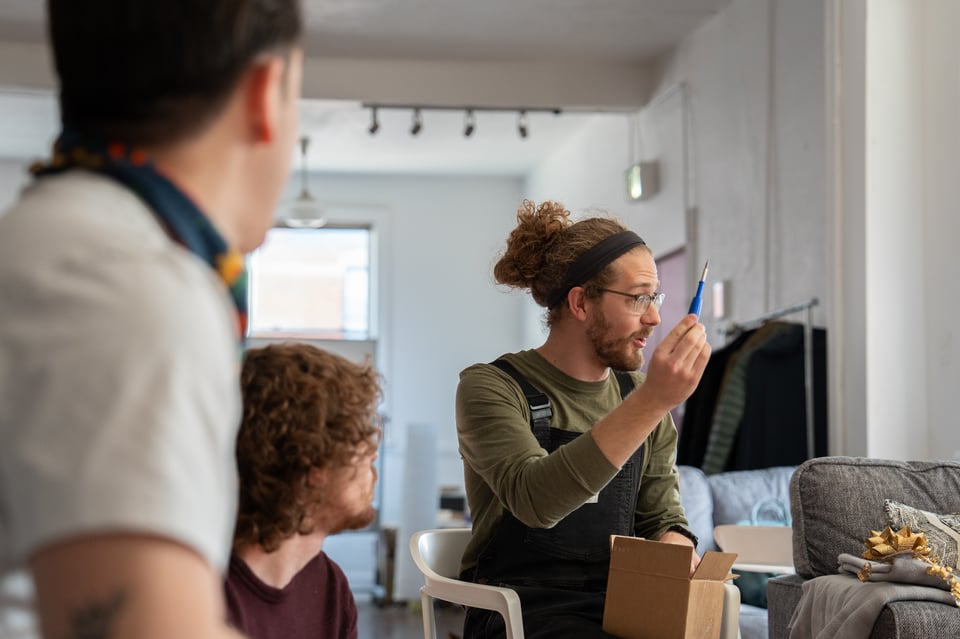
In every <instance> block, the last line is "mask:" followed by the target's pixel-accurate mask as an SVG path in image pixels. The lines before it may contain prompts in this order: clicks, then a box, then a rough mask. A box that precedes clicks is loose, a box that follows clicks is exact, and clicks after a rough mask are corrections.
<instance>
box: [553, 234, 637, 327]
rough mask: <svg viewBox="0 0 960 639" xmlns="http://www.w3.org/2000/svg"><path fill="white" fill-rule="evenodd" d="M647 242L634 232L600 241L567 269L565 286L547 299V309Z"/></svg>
mask: <svg viewBox="0 0 960 639" xmlns="http://www.w3.org/2000/svg"><path fill="white" fill-rule="evenodd" d="M646 244H647V243H646V242H644V241H643V240H642V239H640V236H639V235H637V234H636V233H634V232H633V231H620V232H619V233H614V234H613V235H611V236H610V237H607V238H605V239H603V240H600V241H599V242H597V243H596V244H594V245H593V246H592V247H590V248H589V249H588V250H587V251H586V252H584V253H583V255H581V256H580V257H578V258H577V259H575V260H574V261H573V263H572V264H570V266H568V267H567V275H566V277H564V278H563V285H562V286H561V287H560V288H558V289H555V290H554V291H553V292H552V293H550V295H549V296H548V297H547V308H554V307H555V306H557V305H558V304H560V303H561V302H562V301H563V300H564V298H566V297H567V293H569V292H570V289H572V288H573V287H575V286H581V285H583V284H584V283H585V282H587V281H588V280H589V279H590V278H592V277H593V276H594V275H596V274H597V273H599V272H600V271H602V270H603V269H604V267H606V266H607V265H608V264H610V263H611V262H613V261H614V260H615V259H617V258H618V257H620V256H621V255H623V254H624V253H626V252H627V251H629V250H630V249H632V248H633V247H635V246H646Z"/></svg>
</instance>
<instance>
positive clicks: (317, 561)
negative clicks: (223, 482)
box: [224, 343, 381, 639]
mask: <svg viewBox="0 0 960 639" xmlns="http://www.w3.org/2000/svg"><path fill="white" fill-rule="evenodd" d="M241 391H242V394H243V421H242V423H241V425H240V432H239V434H238V436H237V450H236V456H237V467H238V470H239V473H240V506H239V512H238V515H237V525H236V529H235V531H234V540H233V556H232V557H231V560H230V570H229V574H228V576H227V579H226V581H225V584H224V589H225V592H226V597H227V609H228V617H229V621H230V623H231V625H233V626H235V627H236V628H238V629H240V630H242V631H243V632H245V633H246V634H247V635H248V636H249V637H251V639H273V638H277V639H280V638H283V639H300V638H303V639H307V638H310V639H316V638H317V637H329V638H331V639H340V638H344V639H349V638H355V637H356V636H357V608H356V604H355V603H354V600H353V595H352V594H351V593H350V588H349V584H348V583H347V580H346V577H345V576H344V574H343V571H342V570H341V569H340V568H339V566H337V565H336V564H335V563H334V562H333V561H332V560H331V559H330V558H329V557H327V555H326V554H324V552H323V542H324V540H325V539H326V538H327V537H328V536H329V535H333V534H336V533H338V532H341V531H344V530H355V529H359V528H363V527H364V526H366V525H368V524H369V523H370V522H372V521H373V519H374V517H375V514H376V513H375V511H374V508H373V506H372V500H373V493H374V488H375V486H376V480H377V471H376V468H375V466H374V462H375V460H376V458H377V445H378V443H379V440H380V434H381V429H380V427H379V423H380V418H379V414H378V412H377V406H378V403H379V400H380V396H381V395H380V386H379V382H378V376H377V374H376V372H375V371H374V370H373V369H372V368H371V367H370V366H369V365H358V364H354V363H352V362H350V361H348V360H346V359H344V358H342V357H340V356H338V355H334V354H332V353H328V352H326V351H323V350H321V349H318V348H316V347H314V346H310V345H308V344H302V343H286V344H271V345H269V346H266V347H263V348H256V349H250V350H249V351H248V352H247V354H246V358H245V360H244V363H243V370H242V372H241Z"/></svg>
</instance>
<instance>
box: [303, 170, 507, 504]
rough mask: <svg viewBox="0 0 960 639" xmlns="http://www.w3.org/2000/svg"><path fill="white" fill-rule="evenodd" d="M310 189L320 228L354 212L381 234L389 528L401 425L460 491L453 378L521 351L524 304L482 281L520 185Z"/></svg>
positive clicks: (487, 181) (411, 183)
mask: <svg viewBox="0 0 960 639" xmlns="http://www.w3.org/2000/svg"><path fill="white" fill-rule="evenodd" d="M291 187H293V185H291ZM310 189H311V191H312V192H313V193H314V195H315V196H316V197H317V198H318V199H320V200H322V201H333V202H337V203H339V204H338V205H337V206H334V207H331V211H332V212H331V219H345V218H347V217H350V218H353V219H362V218H364V217H365V216H366V214H365V213H364V211H372V212H373V213H372V215H373V217H375V218H379V219H380V220H382V221H383V222H384V223H383V224H379V225H378V226H380V227H381V228H382V227H384V226H385V227H386V228H385V230H384V232H383V234H382V235H381V241H382V242H383V246H382V252H381V255H382V257H383V258H384V259H385V260H386V262H385V263H384V264H383V265H382V268H381V271H382V272H383V273H385V275H386V281H384V282H381V286H382V287H384V290H385V292H386V293H388V296H387V299H385V300H384V301H383V308H382V317H381V330H382V333H381V339H380V344H378V349H379V348H380V347H381V346H382V347H383V348H385V349H386V350H387V352H386V353H382V354H381V355H382V356H378V361H380V362H381V364H382V366H383V370H382V373H383V375H384V376H385V378H386V385H387V393H388V396H389V397H388V400H389V404H388V407H387V412H388V413H389V418H390V422H389V424H387V427H386V439H385V442H384V451H385V457H384V481H383V485H384V489H385V493H384V512H383V517H384V520H386V521H393V522H396V521H399V519H400V511H399V509H400V504H401V503H402V499H401V497H402V492H401V489H402V487H401V485H400V484H401V481H402V476H403V470H402V467H401V462H402V459H403V454H404V450H403V448H404V441H405V434H406V427H407V425H408V424H410V423H413V422H427V423H432V424H435V425H436V426H437V429H438V433H439V437H438V449H439V451H440V459H439V467H438V468H437V472H438V481H439V483H440V484H441V485H446V484H454V485H460V486H462V483H463V475H462V468H461V466H460V459H459V454H458V453H457V441H456V428H455V422H454V394H455V391H456V387H457V383H458V380H459V372H460V371H461V370H462V369H463V368H465V367H467V366H469V365H470V364H473V363H475V362H478V361H489V360H492V359H494V358H496V357H497V356H498V355H500V354H501V353H504V352H507V351H512V350H516V349H518V348H519V347H520V343H521V318H522V304H523V299H522V297H521V296H520V295H517V294H515V293H510V292H507V291H504V290H502V289H499V288H498V287H496V286H495V285H494V283H493V275H492V272H493V264H494V262H495V260H496V257H497V254H498V252H499V251H501V250H502V248H503V246H504V244H505V241H506V238H507V235H508V234H509V232H510V230H511V229H512V228H513V224H514V221H515V215H516V209H517V206H518V203H519V201H520V182H519V180H516V179H508V178H443V177H404V176H386V177H378V176H318V175H313V176H311V181H310ZM294 192H295V189H293V188H291V189H290V190H289V191H288V193H289V194H291V195H292V194H293V193H294ZM338 211H339V214H338V213H337V212H338Z"/></svg>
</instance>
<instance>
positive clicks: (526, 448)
mask: <svg viewBox="0 0 960 639" xmlns="http://www.w3.org/2000/svg"><path fill="white" fill-rule="evenodd" d="M504 359H506V360H507V361H509V362H510V363H511V364H513V365H514V367H516V369H517V370H518V371H519V372H520V373H521V374H522V375H523V376H524V377H526V378H527V380H529V381H530V383H531V384H533V385H534V386H536V387H537V388H538V389H539V390H540V391H541V392H543V393H544V394H546V395H547V397H549V399H550V404H551V406H552V408H553V419H552V421H551V425H552V426H553V427H555V428H561V429H564V430H569V431H574V432H580V433H587V434H586V435H585V436H581V437H578V438H576V439H575V440H574V441H572V442H570V443H568V444H566V445H564V446H561V447H559V448H558V449H557V450H555V451H554V452H553V453H551V454H547V452H546V451H545V450H544V449H543V448H541V447H540V444H539V443H538V442H537V440H536V438H535V437H534V435H533V432H532V430H531V428H530V407H529V406H528V404H527V400H526V398H525V397H524V395H523V391H521V390H520V387H519V386H518V385H517V383H516V382H515V381H514V380H513V379H512V378H511V377H510V376H509V375H507V374H506V373H504V372H503V371H501V370H500V369H498V368H496V367H494V366H491V365H489V364H475V365H473V366H470V367H469V368H467V369H465V370H464V371H462V372H461V373H460V385H459V386H458V388H457V435H458V438H459V442H460V454H461V456H462V457H463V466H464V479H465V484H466V492H467V502H468V503H469V506H470V514H471V517H472V519H473V538H472V539H471V541H470V545H469V546H467V549H466V551H465V553H464V557H463V563H462V565H461V568H462V569H463V570H467V569H470V568H472V567H473V566H474V565H476V561H477V556H478V555H479V553H480V551H481V549H482V548H483V547H484V546H485V545H486V544H487V542H488V541H489V539H490V537H491V536H492V535H493V532H494V529H495V527H496V525H497V523H498V522H499V521H500V519H501V517H502V515H503V512H504V510H505V509H506V510H509V512H510V513H512V514H513V516H514V517H516V518H517V519H519V520H520V521H521V522H523V523H524V524H525V525H527V526H530V527H532V528H551V527H553V526H554V525H555V524H557V523H558V522H559V521H560V520H562V519H563V518H564V517H566V516H567V515H568V514H570V513H571V512H573V511H574V510H576V509H577V508H579V507H580V506H582V505H583V504H584V503H586V502H587V501H589V500H590V499H591V498H593V497H594V496H595V495H597V493H599V492H600V491H601V490H602V489H603V488H604V487H605V486H606V485H607V483H609V482H610V480H611V479H613V478H614V476H616V474H617V473H618V472H619V469H618V468H617V467H616V466H614V465H613V464H611V463H610V461H609V460H608V459H607V458H606V456H604V454H603V452H601V450H600V448H599V447H598V446H597V444H596V442H595V441H594V439H593V437H592V436H590V435H589V432H590V429H591V428H592V427H593V425H594V424H596V423H597V422H599V421H600V420H601V419H603V418H604V417H605V416H606V415H607V414H608V413H609V412H610V411H611V410H613V409H614V408H616V407H617V406H619V405H620V402H621V399H620V388H619V384H618V382H617V380H616V376H614V375H608V376H607V379H605V380H603V381H600V382H584V381H580V380H577V379H574V378H572V377H570V376H569V375H566V374H565V373H563V372H562V371H560V370H559V369H557V368H556V367H555V366H553V365H552V364H550V363H549V362H547V361H546V360H545V359H544V358H543V357H542V356H541V355H540V354H539V353H537V352H536V351H533V350H528V351H522V352H520V353H512V354H507V355H504ZM633 375H634V379H635V381H636V382H637V384H638V385H639V384H641V383H642V382H643V379H644V376H643V374H642V373H634V374H633ZM676 449H677V431H676V427H675V426H674V424H673V419H672V418H671V417H670V415H669V413H668V414H667V415H666V416H665V417H664V419H663V420H662V421H661V422H660V424H659V425H658V426H657V427H656V428H655V429H654V430H653V432H652V433H651V434H650V436H649V437H648V438H647V440H646V445H645V446H644V453H643V459H642V461H641V471H640V472H641V475H640V488H639V492H638V494H637V502H636V524H635V532H636V535H637V536H638V537H645V538H648V539H658V538H659V537H660V536H661V535H662V534H663V533H664V532H666V531H667V530H669V529H671V528H681V529H683V530H685V531H689V524H688V522H687V519H686V517H685V515H684V512H683V507H682V505H681V504H680V491H679V478H678V473H677V470H676Z"/></svg>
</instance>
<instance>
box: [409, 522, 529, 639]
mask: <svg viewBox="0 0 960 639" xmlns="http://www.w3.org/2000/svg"><path fill="white" fill-rule="evenodd" d="M472 535H473V531H472V530H470V529H469V528H442V529H438V530H421V531H420V532H416V533H414V534H413V536H412V537H411V538H410V555H411V556H412V557H413V562H414V563H415V564H416V565H417V568H418V569H419V570H420V572H421V573H423V581H424V584H423V586H422V587H421V588H420V599H421V603H422V605H423V636H424V637H425V638H426V639H436V636H437V628H436V619H435V618H434V612H433V599H441V600H443V601H452V602H453V603H458V604H461V605H464V606H469V607H472V608H483V609H485V610H495V611H497V612H499V613H500V614H501V615H502V616H503V620H504V625H505V628H506V637H507V639H523V615H522V614H521V610H520V597H518V596H517V593H516V592H514V591H513V590H511V589H510V588H501V587H499V586H487V585H485V584H476V583H472V582H469V581H460V580H459V579H458V578H457V577H458V576H459V574H460V558H461V557H462V556H463V551H464V549H465V548H466V547H467V543H469V541H470V537H471V536H472Z"/></svg>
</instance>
